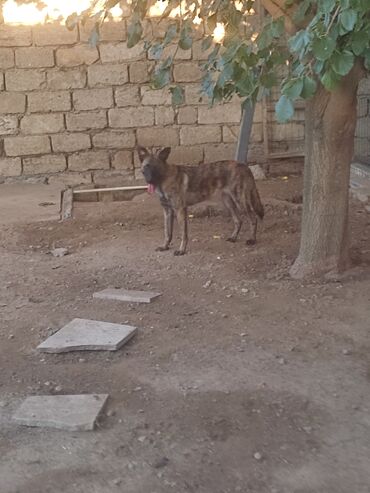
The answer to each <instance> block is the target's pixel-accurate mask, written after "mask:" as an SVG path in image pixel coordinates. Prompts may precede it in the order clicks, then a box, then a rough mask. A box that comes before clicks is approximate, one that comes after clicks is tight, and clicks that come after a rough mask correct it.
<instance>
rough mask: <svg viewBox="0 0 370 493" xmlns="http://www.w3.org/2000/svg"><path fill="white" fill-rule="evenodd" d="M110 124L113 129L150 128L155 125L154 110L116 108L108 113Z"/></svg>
mask: <svg viewBox="0 0 370 493" xmlns="http://www.w3.org/2000/svg"><path fill="white" fill-rule="evenodd" d="M108 117H109V124H110V126H111V127H112V128H136V127H149V126H151V125H153V124H154V111H153V108H143V107H138V108H137V109H135V111H132V109H131V108H114V109H112V110H109V112H108Z"/></svg>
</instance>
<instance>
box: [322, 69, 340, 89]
mask: <svg viewBox="0 0 370 493" xmlns="http://www.w3.org/2000/svg"><path fill="white" fill-rule="evenodd" d="M338 81H339V77H338V75H337V74H336V73H335V72H334V71H333V70H331V69H328V70H327V71H326V72H325V73H324V75H323V76H322V77H321V83H322V84H323V86H324V87H325V89H327V90H328V91H332V90H333V89H335V88H336V86H337V84H338Z"/></svg>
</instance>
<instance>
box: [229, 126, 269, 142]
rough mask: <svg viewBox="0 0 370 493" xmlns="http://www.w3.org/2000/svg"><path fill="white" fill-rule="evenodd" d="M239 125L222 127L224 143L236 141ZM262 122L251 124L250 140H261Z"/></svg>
mask: <svg viewBox="0 0 370 493" xmlns="http://www.w3.org/2000/svg"><path fill="white" fill-rule="evenodd" d="M239 131H240V126H239V125H225V126H223V127H222V141H223V142H225V143H226V144H229V143H231V142H237V140H238V136H239ZM262 140H263V129H262V123H254V124H253V126H252V133H251V142H262Z"/></svg>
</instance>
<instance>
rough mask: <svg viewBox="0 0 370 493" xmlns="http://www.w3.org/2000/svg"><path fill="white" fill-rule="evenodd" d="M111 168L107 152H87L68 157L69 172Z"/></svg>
mask: <svg viewBox="0 0 370 493" xmlns="http://www.w3.org/2000/svg"><path fill="white" fill-rule="evenodd" d="M109 167H110V161H109V154H108V152H107V151H85V152H79V153H77V154H72V155H71V156H68V170H69V171H88V170H92V169H109Z"/></svg>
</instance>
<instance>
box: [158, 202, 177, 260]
mask: <svg viewBox="0 0 370 493" xmlns="http://www.w3.org/2000/svg"><path fill="white" fill-rule="evenodd" d="M163 217H164V243H163V246H161V247H158V248H156V251H157V252H164V251H166V250H168V249H169V247H170V244H171V241H172V233H173V220H174V213H173V209H172V207H169V206H166V207H163Z"/></svg>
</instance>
